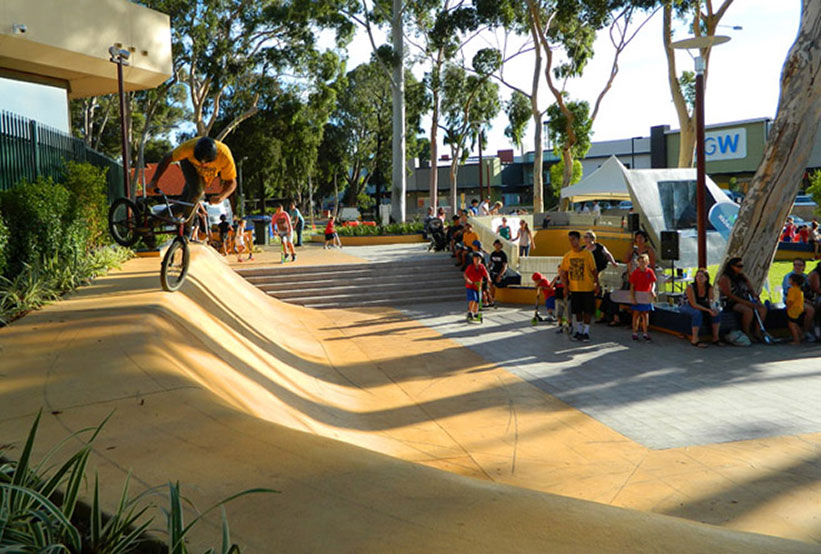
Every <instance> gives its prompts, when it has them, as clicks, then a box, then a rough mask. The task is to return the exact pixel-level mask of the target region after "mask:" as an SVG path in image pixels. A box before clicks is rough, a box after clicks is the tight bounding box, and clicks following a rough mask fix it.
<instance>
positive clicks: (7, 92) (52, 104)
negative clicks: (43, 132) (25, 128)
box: [0, 77, 68, 132]
mask: <svg viewBox="0 0 821 554" xmlns="http://www.w3.org/2000/svg"><path fill="white" fill-rule="evenodd" d="M0 110H5V111H7V112H12V113H16V114H17V115H22V116H25V117H28V118H31V119H36V120H37V121H39V122H40V123H43V124H45V125H48V126H49V127H53V128H55V129H58V130H60V131H64V132H68V108H67V107H66V91H65V89H62V88H57V87H49V86H44V85H35V84H31V83H21V82H19V81H12V80H10V79H3V78H2V77H0Z"/></svg>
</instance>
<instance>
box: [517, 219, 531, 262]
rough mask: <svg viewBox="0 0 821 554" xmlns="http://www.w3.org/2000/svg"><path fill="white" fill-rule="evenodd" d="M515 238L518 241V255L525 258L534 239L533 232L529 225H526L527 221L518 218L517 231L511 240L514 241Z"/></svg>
mask: <svg viewBox="0 0 821 554" xmlns="http://www.w3.org/2000/svg"><path fill="white" fill-rule="evenodd" d="M517 240H518V241H519V256H521V257H522V258H527V256H528V255H529V254H530V247H531V246H533V245H534V244H535V243H536V241H535V240H533V233H532V232H531V231H530V227H528V225H527V221H525V220H524V219H520V220H519V232H518V233H517V234H516V237H515V238H514V239H513V241H514V242H516V241H517Z"/></svg>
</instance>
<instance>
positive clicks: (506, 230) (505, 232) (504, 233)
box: [496, 217, 510, 240]
mask: <svg viewBox="0 0 821 554" xmlns="http://www.w3.org/2000/svg"><path fill="white" fill-rule="evenodd" d="M496 234H497V235H499V236H500V237H502V238H503V239H505V240H510V225H508V224H507V218H506V217H503V218H502V224H501V225H499V226H498V227H496Z"/></svg>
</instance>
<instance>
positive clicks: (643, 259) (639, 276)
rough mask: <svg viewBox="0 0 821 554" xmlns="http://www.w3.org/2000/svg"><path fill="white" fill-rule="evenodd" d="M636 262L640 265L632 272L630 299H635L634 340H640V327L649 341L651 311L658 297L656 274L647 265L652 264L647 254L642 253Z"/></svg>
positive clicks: (645, 338)
mask: <svg viewBox="0 0 821 554" xmlns="http://www.w3.org/2000/svg"><path fill="white" fill-rule="evenodd" d="M636 262H637V263H638V267H637V268H636V269H635V270H634V271H633V273H631V274H630V299H631V300H632V301H633V340H639V329H640V328H641V329H642V330H643V332H644V337H643V338H644V340H646V341H649V340H650V335H648V334H647V329H648V325H649V322H650V312H651V311H653V300H655V298H656V292H655V291H656V274H655V273H654V272H653V270H652V269H650V268H649V267H647V266H648V265H649V264H650V257H649V256H648V255H647V254H642V255H640V256H639V257H638V258H637V259H636ZM639 293H643V294H639ZM637 296H638V299H637ZM637 300H638V301H637Z"/></svg>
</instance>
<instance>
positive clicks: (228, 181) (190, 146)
mask: <svg viewBox="0 0 821 554" xmlns="http://www.w3.org/2000/svg"><path fill="white" fill-rule="evenodd" d="M173 162H179V163H180V169H182V173H183V176H185V188H184V189H183V192H182V198H181V200H182V201H183V202H189V203H191V204H193V205H192V206H190V207H188V206H186V209H185V210H184V212H183V213H184V214H185V215H186V217H188V216H190V215H191V214H193V213H194V210H195V209H196V204H197V203H198V202H199V201H200V198H202V195H203V191H205V188H206V187H207V186H208V185H209V184H211V181H213V180H214V178H215V177H217V176H219V178H220V182H221V184H222V191H221V192H220V193H219V194H218V195H216V196H214V197H212V198H211V204H219V203H221V202H222V201H223V200H225V199H226V198H228V197H229V196H230V195H231V193H232V192H234V189H236V188H237V168H236V165H235V164H234V157H233V156H232V154H231V150H230V149H229V148H228V147H227V146H226V145H225V144H223V143H221V142H219V141H216V140H214V139H212V138H209V137H198V138H193V139H191V140H188V141H186V142H183V143H182V144H180V145H179V146H177V147H176V148H175V149H174V150H172V151H171V152H169V153H168V154H166V155H165V157H163V159H162V160H160V163H159V164H158V165H157V170H156V171H155V172H154V177H152V178H151V182H150V183H149V184H148V190H159V188H158V187H157V182H158V181H159V180H160V177H162V174H163V173H165V170H166V169H168V166H169V165H171V164H172V163H173Z"/></svg>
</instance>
